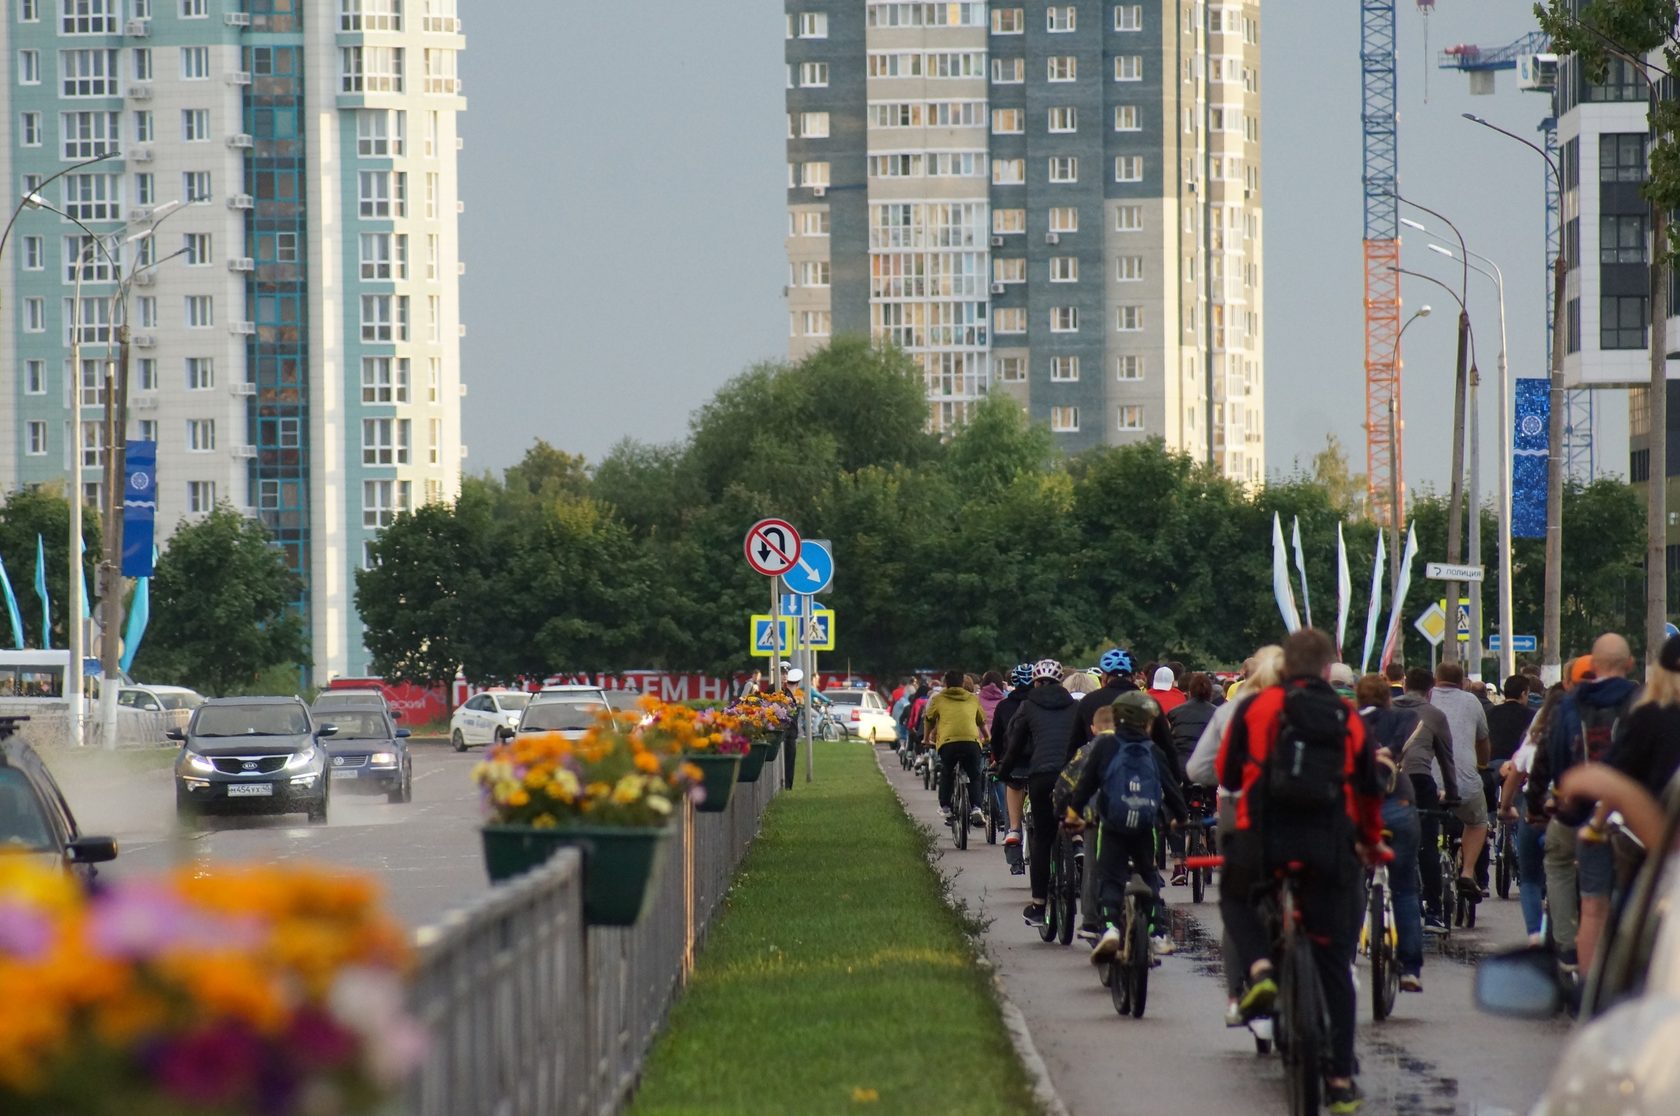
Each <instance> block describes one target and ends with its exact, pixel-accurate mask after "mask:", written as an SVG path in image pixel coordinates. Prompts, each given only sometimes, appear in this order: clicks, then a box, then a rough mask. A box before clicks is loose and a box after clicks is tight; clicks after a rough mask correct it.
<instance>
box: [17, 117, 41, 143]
mask: <svg viewBox="0 0 1680 1116" xmlns="http://www.w3.org/2000/svg"><path fill="white" fill-rule="evenodd" d="M18 134H19V135H20V136H21V137H22V139H23V146H25V147H40V146H41V114H40V113H38V112H24V113H19V114H18Z"/></svg>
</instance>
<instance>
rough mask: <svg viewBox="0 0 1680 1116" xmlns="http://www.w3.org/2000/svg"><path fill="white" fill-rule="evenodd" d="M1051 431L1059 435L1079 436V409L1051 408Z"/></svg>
mask: <svg viewBox="0 0 1680 1116" xmlns="http://www.w3.org/2000/svg"><path fill="white" fill-rule="evenodd" d="M1050 429H1051V431H1052V432H1054V433H1057V434H1077V433H1078V432H1079V408H1078V407H1051V408H1050Z"/></svg>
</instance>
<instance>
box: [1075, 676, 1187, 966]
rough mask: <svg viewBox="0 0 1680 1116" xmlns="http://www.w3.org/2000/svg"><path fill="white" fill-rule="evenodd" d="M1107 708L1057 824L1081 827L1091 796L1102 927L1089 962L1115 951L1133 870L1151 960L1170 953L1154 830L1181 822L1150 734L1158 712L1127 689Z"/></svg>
mask: <svg viewBox="0 0 1680 1116" xmlns="http://www.w3.org/2000/svg"><path fill="white" fill-rule="evenodd" d="M1113 708H1114V732H1113V733H1104V734H1103V735H1102V736H1099V737H1097V738H1096V740H1094V741H1093V742H1092V743H1091V745H1090V749H1091V750H1090V755H1089V757H1088V758H1087V759H1086V761H1085V767H1084V770H1083V771H1082V772H1081V773H1080V776H1079V782H1078V783H1077V784H1076V785H1075V786H1074V788H1073V793H1072V794H1071V795H1069V797H1068V802H1067V812H1066V814H1065V816H1064V821H1063V824H1064V825H1066V826H1067V827H1068V828H1070V829H1074V830H1083V829H1084V828H1085V820H1084V817H1083V814H1084V811H1085V807H1086V806H1087V805H1088V804H1090V803H1091V801H1092V800H1093V799H1096V802H1097V813H1098V817H1099V822H1100V823H1099V825H1098V826H1097V856H1096V864H1097V868H1096V874H1097V897H1098V903H1099V905H1100V907H1101V911H1102V913H1101V921H1102V922H1103V923H1104V924H1105V925H1106V929H1104V930H1103V934H1102V937H1101V938H1100V939H1098V941H1097V944H1096V946H1095V947H1094V948H1093V949H1092V950H1091V964H1093V965H1100V964H1102V963H1103V962H1104V961H1107V960H1109V959H1110V958H1112V957H1113V956H1114V955H1115V953H1117V952H1118V951H1119V949H1120V930H1119V928H1118V927H1117V926H1116V922H1117V920H1118V919H1119V917H1120V909H1121V907H1122V906H1123V905H1124V903H1125V899H1126V883H1127V881H1128V880H1130V878H1131V876H1132V874H1133V873H1134V872H1135V873H1136V874H1137V875H1138V877H1139V878H1140V879H1143V880H1144V881H1146V882H1147V883H1148V884H1149V887H1150V890H1151V891H1153V892H1154V894H1155V900H1154V903H1153V904H1152V905H1151V908H1150V912H1149V926H1150V940H1151V944H1152V947H1153V952H1154V953H1155V954H1156V955H1157V956H1160V955H1165V954H1168V953H1171V952H1172V939H1171V938H1169V937H1168V936H1167V933H1166V923H1165V920H1164V919H1163V918H1162V917H1161V877H1160V874H1159V873H1157V872H1156V871H1155V854H1156V848H1155V831H1156V828H1157V826H1159V825H1160V824H1161V822H1163V821H1165V820H1169V819H1170V820H1171V821H1174V822H1183V821H1185V820H1186V819H1187V818H1188V817H1189V811H1188V809H1187V808H1186V806H1185V804H1184V795H1183V794H1182V793H1181V792H1180V791H1179V789H1178V779H1177V777H1176V775H1175V774H1174V765H1173V764H1172V763H1170V762H1169V761H1168V759H1167V757H1166V755H1165V754H1164V753H1163V752H1162V750H1161V747H1160V745H1158V744H1157V743H1155V741H1154V739H1153V738H1152V735H1151V729H1152V728H1153V727H1154V725H1155V723H1156V722H1157V721H1158V720H1160V718H1161V707H1160V706H1159V705H1157V704H1156V702H1155V699H1154V698H1152V697H1150V696H1149V695H1147V694H1143V693H1139V692H1137V691H1133V692H1131V693H1125V694H1121V695H1120V697H1119V698H1117V699H1115V702H1114V706H1113ZM1098 791H1101V792H1102V793H1101V794H1100V795H1099V794H1098V793H1097V792H1098Z"/></svg>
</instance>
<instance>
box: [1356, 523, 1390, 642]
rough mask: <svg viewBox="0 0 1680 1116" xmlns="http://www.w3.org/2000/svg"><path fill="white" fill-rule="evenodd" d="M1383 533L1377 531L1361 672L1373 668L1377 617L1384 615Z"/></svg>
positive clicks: (1384, 548)
mask: <svg viewBox="0 0 1680 1116" xmlns="http://www.w3.org/2000/svg"><path fill="white" fill-rule="evenodd" d="M1385 550H1386V547H1385V546H1384V545H1383V533H1382V532H1381V531H1378V532H1377V560H1376V562H1375V563H1374V564H1373V565H1372V566H1371V608H1370V610H1369V611H1368V612H1366V613H1365V653H1364V654H1363V655H1361V656H1360V657H1359V673H1360V674H1364V673H1365V672H1366V671H1368V670H1370V669H1371V649H1372V647H1374V646H1375V645H1376V642H1377V619H1378V617H1380V616H1381V615H1382V587H1383V557H1384V551H1385Z"/></svg>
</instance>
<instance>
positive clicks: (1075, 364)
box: [1050, 356, 1079, 384]
mask: <svg viewBox="0 0 1680 1116" xmlns="http://www.w3.org/2000/svg"><path fill="white" fill-rule="evenodd" d="M1078 379H1079V358H1078V357H1076V356H1059V357H1051V358H1050V380H1051V382H1052V383H1058V384H1071V383H1073V382H1074V381H1076V380H1078Z"/></svg>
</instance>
